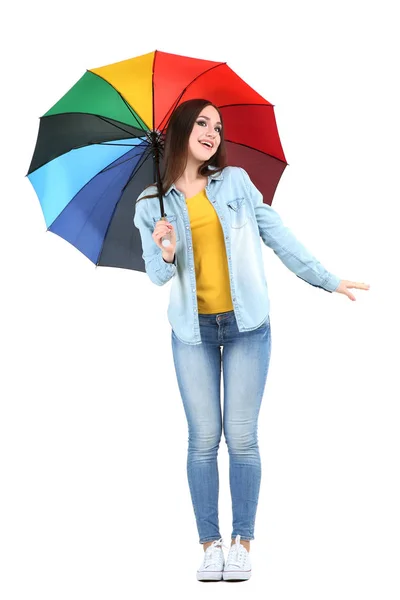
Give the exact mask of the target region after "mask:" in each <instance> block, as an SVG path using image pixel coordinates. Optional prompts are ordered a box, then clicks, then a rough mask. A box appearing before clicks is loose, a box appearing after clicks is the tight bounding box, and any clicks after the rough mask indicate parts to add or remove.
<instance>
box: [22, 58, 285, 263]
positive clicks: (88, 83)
mask: <svg viewBox="0 0 400 600" xmlns="http://www.w3.org/2000/svg"><path fill="white" fill-rule="evenodd" d="M192 98H206V99H207V100H210V101H211V102H213V103H214V104H215V105H216V106H218V108H219V110H220V112H221V115H222V117H223V122H224V132H225V141H226V147H227V159H228V164H230V165H233V166H241V167H243V168H244V169H245V170H246V171H247V172H248V173H249V175H250V178H251V179H252V181H253V182H254V183H255V185H256V186H257V187H258V189H259V190H260V191H261V192H262V194H263V196H264V202H266V203H268V204H271V203H272V198H273V196H274V193H275V190H276V187H277V185H278V182H279V179H280V177H281V175H282V173H283V171H284V169H285V167H286V165H287V162H286V159H285V156H284V154H283V150H282V146H281V143H280V139H279V134H278V130H277V126H276V121H275V115H274V105H273V104H271V103H270V102H268V101H267V100H265V99H264V98H263V97H262V96H260V95H259V94H258V93H257V92H256V91H254V90H253V89H252V88H251V87H250V86H249V85H248V84H247V83H245V82H244V81H243V80H242V79H241V78H240V77H239V76H238V75H237V74H236V73H235V72H234V71H232V69H230V68H229V67H228V65H227V64H226V63H222V62H213V61H209V60H202V59H197V58H190V57H186V56H179V55H176V54H169V53H166V52H160V51H158V50H156V51H154V52H150V53H149V54H144V55H142V56H138V57H135V58H131V59H128V60H124V61H121V62H117V63H114V64H110V65H107V66H103V67H99V68H96V69H90V70H88V71H86V73H85V74H84V75H83V76H82V77H81V79H79V81H77V83H76V84H75V85H74V86H73V87H72V88H71V89H70V90H69V91H68V92H67V93H66V94H65V95H64V96H63V97H62V98H61V99H60V100H59V101H58V102H57V103H56V104H55V105H54V106H53V107H52V108H51V109H50V110H49V111H48V112H47V113H45V114H44V115H43V116H42V117H41V118H40V125H39V132H38V137H37V141H36V147H35V151H34V154H33V157H32V161H31V165H30V167H29V171H28V173H27V177H28V179H29V180H30V182H31V184H32V185H33V187H34V189H35V192H36V194H37V196H38V198H39V201H40V204H41V208H42V211H43V215H44V218H45V222H46V226H47V230H48V231H51V232H53V233H55V234H57V235H59V236H61V237H62V238H63V239H65V240H66V241H68V242H69V243H71V244H72V245H73V246H75V248H77V249H78V250H79V251H80V252H82V253H83V254H84V255H85V256H86V257H87V258H89V259H90V260H91V261H92V262H93V263H95V264H96V265H99V266H109V267H120V268H126V269H133V270H137V271H145V266H144V260H143V258H142V245H141V240H140V234H139V231H138V230H137V228H135V227H134V226H133V217H134V212H135V199H136V198H137V197H138V196H139V194H140V193H141V192H142V191H143V189H144V188H145V187H147V186H148V185H150V184H152V183H155V182H157V183H158V185H159V183H160V164H162V147H163V144H162V142H163V138H164V134H165V131H166V128H167V125H168V120H169V118H170V116H171V114H172V112H173V111H174V109H175V108H176V107H177V106H178V105H179V104H180V103H182V102H184V101H185V100H189V99H192ZM160 214H161V216H160V218H161V217H162V216H164V215H165V213H164V208H163V203H162V197H161V194H160Z"/></svg>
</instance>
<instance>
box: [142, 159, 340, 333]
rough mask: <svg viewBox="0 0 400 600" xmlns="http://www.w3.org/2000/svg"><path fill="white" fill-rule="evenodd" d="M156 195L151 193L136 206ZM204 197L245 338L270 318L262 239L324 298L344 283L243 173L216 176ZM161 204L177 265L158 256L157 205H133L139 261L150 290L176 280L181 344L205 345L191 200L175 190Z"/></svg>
mask: <svg viewBox="0 0 400 600" xmlns="http://www.w3.org/2000/svg"><path fill="white" fill-rule="evenodd" d="M156 191H157V189H156V186H155V185H152V186H150V187H148V188H147V189H146V190H144V191H143V192H142V193H141V194H140V196H139V197H138V199H137V200H140V198H141V197H142V196H145V195H147V194H153V193H155V192H156ZM205 193H206V196H207V198H208V199H209V201H210V202H211V203H212V205H213V207H214V209H215V211H216V213H217V215H218V218H219V221H220V223H221V227H222V231H223V234H224V239H225V248H226V258H227V261H228V269H229V281H230V290H231V297H232V304H233V309H234V313H235V317H236V321H237V326H238V330H239V331H240V332H243V331H251V330H253V329H257V328H258V327H260V326H261V325H262V324H263V323H264V321H266V320H267V318H268V316H269V296H268V285H267V281H266V277H265V272H264V262H263V256H262V246H261V239H262V241H263V242H264V244H265V245H266V246H268V247H269V248H272V250H273V251H274V252H275V254H276V255H277V256H278V257H279V258H280V259H281V261H282V262H283V264H284V265H285V266H286V267H287V268H288V269H290V270H291V271H292V272H293V273H294V274H295V275H296V276H297V277H299V278H300V279H303V280H304V281H306V282H307V283H309V284H310V285H313V286H315V287H319V288H322V289H323V290H325V291H327V292H334V291H335V290H336V288H337V287H338V285H339V282H340V278H339V277H337V276H336V275H334V274H333V273H330V272H329V271H327V270H326V269H325V268H324V267H323V265H322V264H321V263H320V262H319V261H318V260H317V259H316V258H315V257H314V256H313V255H312V254H311V253H310V252H309V251H308V250H307V248H305V246H303V245H302V244H301V243H300V242H299V241H298V240H297V239H296V237H295V236H294V235H293V233H292V232H291V231H290V230H289V229H288V228H287V227H286V226H285V225H284V224H283V223H282V219H281V217H280V216H279V214H278V213H277V212H276V211H275V209H273V208H272V207H271V206H270V205H269V204H265V203H264V202H263V196H262V194H261V192H260V191H259V190H258V189H257V188H256V186H255V185H254V184H253V182H252V181H251V179H250V177H249V175H248V173H247V172H246V171H245V170H244V169H242V168H241V167H233V166H228V167H225V169H223V171H222V172H220V173H215V174H214V173H211V175H209V177H208V182H207V186H206V188H205ZM163 200H164V212H165V213H166V216H167V220H168V221H169V222H170V223H171V224H172V225H173V227H174V229H175V232H176V249H175V259H174V262H173V263H168V262H166V261H164V259H163V258H162V250H161V248H159V247H158V246H157V244H156V243H155V242H154V240H153V238H152V233H153V231H154V228H155V224H156V223H157V221H159V220H160V219H161V212H160V202H159V199H158V198H157V197H156V198H145V199H144V200H141V201H139V202H137V204H136V211H135V216H134V219H133V222H134V224H135V227H137V228H138V229H139V232H140V236H141V240H142V248H143V254H142V258H143V260H144V262H145V269H146V273H147V274H148V276H149V277H150V279H151V281H152V282H153V283H155V284H156V285H164V284H166V283H167V282H168V281H170V280H172V286H171V290H170V298H169V306H168V311H167V315H168V320H169V323H170V325H171V327H172V329H173V331H174V333H175V335H176V336H177V338H178V339H179V340H180V341H182V342H185V343H186V344H201V343H202V340H201V335H200V324H199V317H198V307H197V295H196V273H195V263H194V255H193V244H192V235H191V227H190V220H189V214H188V210H187V206H186V199H185V196H184V194H183V193H182V192H180V191H179V190H178V189H177V188H176V187H175V185H174V184H172V185H171V187H170V188H169V190H168V191H167V192H166V194H165V196H164V197H163Z"/></svg>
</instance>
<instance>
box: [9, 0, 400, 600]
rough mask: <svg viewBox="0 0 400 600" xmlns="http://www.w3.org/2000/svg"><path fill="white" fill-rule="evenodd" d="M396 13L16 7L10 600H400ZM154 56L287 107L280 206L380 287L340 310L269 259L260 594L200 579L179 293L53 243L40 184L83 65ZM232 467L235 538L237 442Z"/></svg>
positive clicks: (297, 7)
mask: <svg viewBox="0 0 400 600" xmlns="http://www.w3.org/2000/svg"><path fill="white" fill-rule="evenodd" d="M374 4H375V5H376V6H377V8H373V6H374ZM394 4H395V3H394V2H393V3H392V2H388V1H383V2H380V3H379V8H378V3H364V2H361V1H359V2H356V1H349V0H347V1H346V2H344V1H340V2H335V3H333V4H330V5H328V4H327V3H322V2H316V1H307V0H306V1H305V2H294V1H292V2H282V1H281V2H276V1H274V2H263V3H260V2H259V0H257V1H255V0H247V1H246V2H245V3H242V4H241V5H238V6H237V7H235V5H234V4H232V2H221V1H216V2H212V3H194V4H191V3H188V2H177V1H174V0H173V1H172V2H168V3H163V4H160V5H156V4H155V3H151V2H146V3H134V2H118V1H116V2H113V3H111V4H109V3H108V4H104V5H102V4H99V3H98V2H75V1H71V2H69V3H67V4H61V5H60V6H59V7H56V5H55V4H54V3H50V2H44V1H43V0H39V1H38V2H36V3H33V4H29V5H28V4H26V6H24V7H23V6H22V5H20V4H18V5H17V4H14V5H12V7H11V9H9V11H10V12H9V13H8V17H7V18H6V25H3V27H4V37H3V39H2V42H1V43H2V46H3V48H2V59H3V60H2V63H3V66H2V87H3V91H2V97H1V102H2V110H1V114H2V117H3V118H2V145H1V153H2V160H1V165H2V170H1V171H2V184H3V189H2V202H1V210H2V218H1V247H2V251H1V255H2V294H1V302H2V309H1V315H2V324H1V344H2V360H1V367H2V375H1V415H0V416H1V421H0V428H1V429H0V434H1V435H0V444H1V447H0V450H1V463H0V466H1V472H0V477H1V488H2V489H1V500H0V503H1V506H0V515H1V516H0V518H1V534H0V544H1V546H0V548H1V552H2V556H1V563H2V569H1V570H2V576H1V580H0V595H1V597H2V599H4V600H14V599H18V600H19V599H21V600H22V599H24V600H27V599H31V598H40V599H41V600H45V599H52V600H53V599H54V598H57V600H61V599H64V598H65V599H68V600H70V599H71V598H74V599H75V600H78V599H84V600H88V599H89V598H93V599H96V600H100V599H103V598H104V599H107V600H108V599H110V598H113V599H114V598H118V599H119V600H125V599H128V598H132V597H133V596H134V595H135V596H136V595H137V593H138V589H139V587H142V586H144V587H145V589H144V590H143V591H142V594H143V597H148V595H149V594H150V595H151V596H152V595H153V594H154V595H155V597H156V596H157V595H158V594H164V593H167V594H168V595H169V594H171V597H172V595H174V597H177V598H184V597H185V598H187V597H192V598H197V597H200V596H201V597H203V596H204V594H205V593H206V592H208V593H209V594H210V595H212V596H215V595H216V594H217V593H219V594H222V595H223V596H224V597H225V596H226V597H228V594H229V596H232V595H233V596H235V597H239V595H240V596H241V597H242V595H243V594H249V595H250V594H251V597H253V598H264V597H268V598H269V599H270V600H281V599H282V600H283V599H285V600H286V599H288V600H289V599H290V600H293V599H295V598H296V599H297V598H307V600H321V598H323V599H324V600H330V599H332V600H333V599H334V600H337V598H341V599H342V600H344V599H346V600H347V599H349V600H350V599H351V600H353V599H354V598H363V600H367V599H378V598H385V600H398V599H399V596H400V581H399V564H400V562H399V559H400V556H399V554H400V552H399V543H398V540H399V537H400V517H399V509H398V507H399V506H400V489H399V455H400V448H399V445H400V444H399V424H400V423H399V412H400V411H399V398H400V394H399V384H398V366H399V343H398V340H399V333H400V332H399V316H398V315H399V291H400V290H399V284H398V277H399V266H398V265H399V258H400V256H399V248H398V244H397V239H398V220H397V218H398V217H397V215H398V208H399V206H398V204H399V198H400V196H399V168H398V164H399V142H398V140H399V133H400V127H399V118H398V111H399V100H400V98H399V93H398V90H397V89H396V83H398V56H399V45H398V43H397V41H396V40H398V28H397V25H396V20H395V17H394ZM261 5H262V7H263V14H261V12H260V10H261V8H260V6H261ZM4 16H5V14H4ZM155 49H158V50H161V51H165V52H171V53H176V54H182V55H186V56H191V57H195V58H205V59H209V60H215V61H224V62H227V63H228V65H229V66H230V67H231V68H232V69H233V70H235V71H236V72H237V73H238V74H239V75H240V76H241V77H242V78H243V79H244V80H245V81H246V82H247V83H249V84H250V85H251V86H252V87H254V89H256V90H257V91H258V92H259V93H260V94H261V95H263V96H264V97H265V98H267V99H268V100H269V101H270V102H272V103H273V104H274V105H275V115H276V119H277V124H278V129H279V133H280V136H281V141H282V145H283V149H284V152H285V155H286V158H287V161H288V163H289V166H288V167H287V168H286V170H285V172H284V174H283V176H282V178H281V181H280V183H279V186H278V189H277V192H276V194H275V197H274V201H273V207H274V208H275V209H276V210H277V211H278V212H279V213H280V215H281V216H282V219H283V221H284V223H285V224H286V225H288V226H289V227H290V228H291V229H292V231H293V232H294V233H295V235H296V236H297V237H298V239H299V240H301V241H302V242H303V243H304V244H305V245H306V246H307V247H308V248H309V249H310V250H311V251H312V252H313V253H314V255H315V256H316V257H317V258H318V259H319V260H320V261H321V262H322V264H323V265H324V266H325V267H326V268H327V269H328V270H331V271H332V272H334V273H335V274H336V275H338V276H339V277H340V278H342V279H348V280H353V281H359V282H366V283H369V284H370V286H371V288H370V290H369V291H362V290H352V293H354V295H355V296H356V301H351V300H349V299H348V298H347V297H346V296H344V295H341V294H335V293H334V294H328V293H326V292H325V291H323V290H320V289H317V288H315V287H312V286H310V285H308V284H307V283H305V282H303V281H301V280H300V279H298V278H297V277H296V276H295V275H294V274H293V273H292V272H291V271H289V270H288V269H287V268H286V267H285V266H284V265H283V263H281V262H280V260H279V259H278V257H277V256H276V255H275V254H274V253H273V251H272V250H270V249H269V248H267V247H265V246H264V247H263V252H264V256H265V269H266V277H267V281H268V285H269V292H270V301H271V313H270V316H271V333H272V355H271V363H270V371H269V375H268V380H267V384H266V388H265V394H264V398H263V402H262V406H261V412H260V417H259V432H258V434H259V446H260V452H261V460H262V469H263V471H262V482H261V490H260V498H259V504H258V511H257V517H256V529H255V539H254V540H253V541H252V542H251V559H252V566H253V574H252V578H251V579H250V580H249V582H248V583H244V584H242V586H244V587H242V586H239V587H230V586H229V584H226V583H224V582H220V583H219V584H216V585H217V586H218V587H217V588H215V587H208V588H207V589H206V590H205V589H204V588H203V587H201V586H202V585H204V584H202V583H198V582H197V581H196V576H195V573H196V570H197V568H198V567H199V566H200V563H201V560H202V555H203V550H202V546H201V545H200V544H199V542H198V533H197V528H196V524H195V519H194V513H193V509H192V505H191V499H190V494H189V488H188V483H187V476H186V458H187V435H188V434H187V423H186V418H185V415H184V410H183V406H182V402H181V398H180V395H179V390H178V385H177V381H176V375H175V370H174V366H173V359H172V350H171V344H170V325H169V323H168V319H167V306H168V299H169V292H170V285H171V282H170V283H168V284H167V285H166V286H164V287H158V286H155V285H154V284H152V283H151V281H150V280H149V279H148V277H147V275H146V274H144V273H141V272H134V271H128V270H123V269H110V268H95V266H94V264H93V263H91V262H90V261H89V260H88V259H87V258H86V257H85V256H84V255H83V254H81V253H80V252H79V251H78V250H76V249H75V248H74V247H73V246H71V245H70V244H68V243H67V242H65V241H63V240H62V239H61V238H60V237H58V236H56V235H54V234H52V233H50V232H48V233H47V232H46V226H45V221H44V218H43V215H42V212H41V208H40V204H39V201H38V199H37V197H36V195H35V192H34V189H33V187H32V186H31V184H30V182H29V180H28V179H27V178H26V177H25V175H26V173H27V171H28V167H29V164H30V161H31V157H32V154H33V151H34V147H35V142H36V136H37V132H38V127H39V117H40V116H41V115H43V114H44V113H45V112H46V111H47V110H48V109H49V108H50V107H51V106H53V104H54V103H55V102H56V101H57V100H58V99H59V98H60V97H61V96H62V95H64V94H65V93H66V91H68V90H69V89H70V87H72V85H73V84H74V83H75V82H76V81H78V79H79V78H80V77H81V76H82V75H83V73H84V72H85V70H86V69H91V68H95V67H99V66H102V65H106V64H110V63H113V62H116V61H119V60H124V59H127V58H131V57H134V56H138V55H141V54H145V53H147V52H152V51H154V50H155ZM218 460H219V472H220V525H221V534H222V536H223V537H224V540H225V543H226V544H227V545H228V544H229V538H230V534H231V531H232V522H231V519H232V514H231V503H230V502H231V500H230V492H229V479H228V467H229V463H228V452H227V447H226V443H225V440H224V437H222V439H221V445H220V451H219V459H218ZM157 597H160V596H157ZM162 597H164V596H162Z"/></svg>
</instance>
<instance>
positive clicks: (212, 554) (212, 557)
mask: <svg viewBox="0 0 400 600" xmlns="http://www.w3.org/2000/svg"><path fill="white" fill-rule="evenodd" d="M222 546H223V547H224V548H226V549H228V546H225V544H224V543H223V540H222V538H219V540H214V541H213V543H212V544H211V545H210V546H208V548H206V551H205V552H204V563H203V567H204V568H205V569H207V568H208V567H210V566H212V565H218V563H219V562H220V559H221V550H222Z"/></svg>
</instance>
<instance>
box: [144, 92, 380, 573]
mask: <svg viewBox="0 0 400 600" xmlns="http://www.w3.org/2000/svg"><path fill="white" fill-rule="evenodd" d="M244 126H245V125H244ZM164 160H165V163H164V173H163V176H162V186H163V200H164V209H165V212H166V214H167V220H162V219H160V204H159V200H158V197H157V196H158V194H157V188H156V186H155V185H152V186H150V187H149V188H147V189H146V190H144V191H143V192H142V194H140V196H139V198H138V199H137V203H136V211H135V217H134V224H135V226H136V227H137V228H138V229H139V231H140V235H141V240H142V247H143V259H144V261H145V266H146V272H147V274H148V275H149V277H150V279H151V280H152V281H153V282H154V283H155V284H157V285H164V284H165V283H167V282H168V281H169V280H171V279H172V287H171V295H170V303H169V307H168V319H169V322H170V325H171V344H172V352H173V359H174V365H175V370H176V376H177V382H178V386H179V390H180V394H181V397H182V401H183V406H184V410H185V414H186V418H187V422H188V429H189V445H188V456H187V476H188V482H189V488H190V494H191V498H192V503H193V509H194V514H195V518H196V523H197V528H198V533H199V541H200V543H201V544H203V547H204V551H205V552H204V556H203V561H202V564H201V566H200V568H199V569H198V571H197V579H198V580H220V579H222V578H223V579H225V580H228V579H236V580H237V579H249V577H250V575H251V564H250V555H249V552H250V540H253V539H254V525H255V517H256V510H257V503H258V496H259V489H260V481H261V462H260V453H259V447H258V440H257V420H258V414H259V411H260V406H261V400H262V397H263V393H264V387H265V383H266V378H267V373H268V366H269V361H270V353H271V325H270V319H269V299H268V288H267V282H266V279H265V273H264V268H263V267H264V265H263V258H262V247H261V241H260V236H261V238H262V240H263V242H264V243H265V244H266V245H267V246H268V247H270V248H272V249H273V250H274V252H275V253H276V254H277V255H278V256H279V258H280V259H281V260H282V262H283V263H284V264H285V265H286V266H287V267H288V268H289V269H290V270H291V271H293V272H294V273H295V274H296V275H297V276H298V277H300V278H301V279H304V280H305V281H306V282H308V283H310V284H311V285H313V286H316V287H320V288H322V289H324V290H325V291H327V292H334V291H335V292H338V293H342V294H345V295H347V296H348V297H349V298H350V299H351V300H355V297H354V296H353V295H352V294H351V293H350V292H349V291H348V289H349V288H358V289H368V288H369V285H367V284H364V283H357V282H353V281H346V280H340V279H339V278H338V277H336V276H335V275H334V274H332V273H330V272H328V271H327V270H326V269H325V268H324V267H323V266H322V265H321V263H320V262H318V260H317V259H316V258H315V257H314V256H312V254H310V252H309V251H308V250H307V249H306V248H305V247H304V246H303V245H302V244H301V243H300V242H299V241H298V240H297V239H296V238H295V236H294V235H293V234H292V233H291V231H290V230H289V229H288V228H287V227H285V226H284V225H283V223H282V220H281V218H280V217H279V215H278V213H277V212H276V211H275V210H274V209H273V208H271V206H269V205H268V204H265V203H264V202H263V197H262V195H261V193H260V192H259V190H258V189H257V188H256V187H255V186H254V184H253V183H252V181H251V180H250V178H249V176H248V174H247V172H246V171H245V170H244V169H242V168H240V167H232V166H228V165H227V164H226V149H225V144H224V127H223V122H222V117H221V114H220V113H219V110H218V108H217V107H216V106H215V105H213V104H212V103H211V102H209V101H207V100H203V99H194V100H189V101H186V102H183V103H182V104H180V105H179V106H178V107H177V108H176V109H175V111H174V112H173V114H172V116H171V119H170V122H169V124H168V128H167V132H166V138H165V148H164ZM166 236H168V237H170V239H171V244H170V245H169V246H163V244H162V241H163V238H165V237H166ZM221 370H222V371H223V382H224V411H223V418H222V416H221V403H220V385H221ZM222 430H223V431H224V436H225V441H226V444H227V447H228V452H229V464H230V467H229V481H230V490H231V497H232V516H233V531H232V543H231V546H230V548H229V552H228V556H227V559H226V561H225V557H224V554H223V550H222V547H223V546H225V545H224V544H223V540H222V538H221V535H220V530H219V523H218V491H219V478H218V466H217V454H218V449H219V444H220V440H221V434H222ZM225 547H226V546H225ZM226 548H227V547H226ZM227 549H228V548H227Z"/></svg>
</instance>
